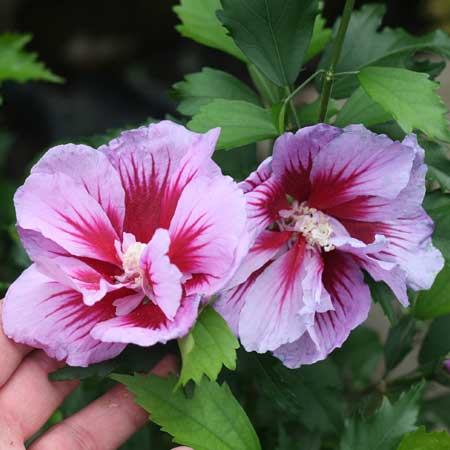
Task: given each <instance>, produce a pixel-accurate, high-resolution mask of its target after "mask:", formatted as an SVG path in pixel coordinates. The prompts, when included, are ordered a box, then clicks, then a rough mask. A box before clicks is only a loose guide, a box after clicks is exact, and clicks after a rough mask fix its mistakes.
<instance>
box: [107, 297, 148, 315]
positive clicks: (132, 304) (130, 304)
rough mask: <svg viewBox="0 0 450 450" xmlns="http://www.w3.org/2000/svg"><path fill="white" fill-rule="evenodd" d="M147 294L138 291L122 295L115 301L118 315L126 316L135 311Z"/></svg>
mask: <svg viewBox="0 0 450 450" xmlns="http://www.w3.org/2000/svg"><path fill="white" fill-rule="evenodd" d="M144 297H145V294H144V293H143V292H140V291H137V292H136V293H134V294H130V295H127V296H125V297H120V298H118V299H117V300H115V301H114V302H113V305H114V306H115V307H116V316H126V315H127V314H130V313H131V312H132V311H134V310H135V309H136V308H137V307H138V306H139V305H140V304H141V303H142V301H143V300H144Z"/></svg>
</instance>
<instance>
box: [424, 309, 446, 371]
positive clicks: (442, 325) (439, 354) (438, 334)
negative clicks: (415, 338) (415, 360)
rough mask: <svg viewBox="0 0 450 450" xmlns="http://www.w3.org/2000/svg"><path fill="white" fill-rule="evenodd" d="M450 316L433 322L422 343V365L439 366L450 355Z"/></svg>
mask: <svg viewBox="0 0 450 450" xmlns="http://www.w3.org/2000/svg"><path fill="white" fill-rule="evenodd" d="M449 330H450V314H449V315H446V316H443V317H438V318H437V319H434V320H433V322H431V325H430V328H429V329H428V332H427V334H426V336H425V339H424V341H423V343H422V348H421V349H420V353H419V362H420V364H422V365H426V364H433V365H435V364H438V363H440V362H441V361H442V360H443V359H445V357H446V356H447V354H448V353H450V333H449Z"/></svg>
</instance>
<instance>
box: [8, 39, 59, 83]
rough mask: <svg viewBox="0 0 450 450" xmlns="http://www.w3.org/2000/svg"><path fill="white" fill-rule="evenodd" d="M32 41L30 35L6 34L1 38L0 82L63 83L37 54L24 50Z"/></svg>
mask: <svg viewBox="0 0 450 450" xmlns="http://www.w3.org/2000/svg"><path fill="white" fill-rule="evenodd" d="M30 41H31V35H30V34H12V33H6V34H2V35H1V36H0V81H5V80H13V81H18V82H21V83H23V82H25V81H30V80H42V81H50V82H53V83H61V82H62V81H63V79H62V78H61V77H59V76H57V75H55V74H53V73H52V72H51V71H50V70H49V69H47V68H46V67H45V65H44V64H43V63H41V62H39V61H38V56H37V55H36V53H31V52H27V51H25V50H24V47H25V46H26V45H27V44H28V43H29V42H30Z"/></svg>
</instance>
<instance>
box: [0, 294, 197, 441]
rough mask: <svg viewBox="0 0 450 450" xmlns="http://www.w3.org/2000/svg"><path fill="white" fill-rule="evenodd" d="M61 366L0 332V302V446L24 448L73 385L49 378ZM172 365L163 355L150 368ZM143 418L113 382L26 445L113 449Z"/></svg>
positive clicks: (162, 371)
mask: <svg viewBox="0 0 450 450" xmlns="http://www.w3.org/2000/svg"><path fill="white" fill-rule="evenodd" d="M61 365H62V364H61V363H59V362H57V361H54V360H52V359H50V358H49V357H48V356H47V355H46V354H45V353H44V352H42V351H40V350H33V349H31V348H30V347H26V346H24V345H19V344H16V343H14V342H13V341H11V340H9V339H8V338H7V337H6V336H5V335H4V333H3V330H2V327H1V301H0V449H8V450H24V449H25V445H24V442H25V441H26V440H27V439H29V438H30V437H31V436H32V435H33V434H34V433H36V431H38V430H39V429H40V428H41V427H42V426H43V425H44V424H45V423H46V421H47V420H48V418H49V417H50V416H51V415H52V413H53V412H54V411H55V410H56V409H57V408H58V406H59V405H60V404H61V403H62V401H63V400H64V398H65V397H66V396H67V395H69V394H70V393H71V392H72V391H73V390H74V389H75V388H76V387H77V385H78V381H61V382H51V381H49V379H48V374H49V372H52V371H53V370H55V369H57V368H58V367H61ZM175 369H176V361H175V358H174V357H172V356H166V357H165V358H164V359H162V360H161V361H160V362H159V364H158V365H157V366H156V367H155V369H154V370H153V373H155V374H157V375H161V376H165V375H167V374H168V373H169V372H173V371H174V370H175ZM147 421H148V413H146V412H145V411H144V410H143V409H141V408H140V407H139V406H138V405H136V404H135V403H134V401H133V398H132V396H131V394H130V393H129V392H128V391H127V390H126V389H125V388H124V387H123V386H121V385H117V386H115V387H114V388H113V389H111V390H110V391H109V392H107V393H106V394H104V395H103V396H102V397H100V398H99V399H97V400H95V401H94V402H92V403H91V404H90V405H88V406H87V407H85V408H84V409H82V410H81V411H79V412H78V413H76V414H74V415H73V416H71V417H69V418H67V419H65V420H63V421H62V422H60V423H58V424H57V425H55V426H54V427H52V428H50V429H49V430H48V431H47V432H46V433H45V434H43V435H42V436H41V437H40V438H39V439H38V440H36V441H35V442H34V443H33V444H32V445H31V447H30V450H60V449H61V450H62V449H64V450H93V449H96V450H115V449H117V448H118V447H119V446H120V445H121V444H123V443H124V442H125V441H126V440H127V439H128V438H129V437H130V436H131V435H132V434H133V433H134V432H135V431H137V430H138V429H139V428H141V427H142V426H144V425H145V424H146V423H147ZM174 450H191V449H189V448H188V447H178V448H176V449H174Z"/></svg>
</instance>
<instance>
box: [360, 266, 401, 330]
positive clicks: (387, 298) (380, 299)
mask: <svg viewBox="0 0 450 450" xmlns="http://www.w3.org/2000/svg"><path fill="white" fill-rule="evenodd" d="M364 280H365V281H366V283H367V284H368V285H369V289H370V295H371V297H372V300H373V302H374V303H379V304H380V306H381V308H382V309H383V312H384V314H385V315H386V317H387V318H388V320H389V322H390V324H391V326H394V325H395V324H396V323H397V316H396V312H395V310H394V306H393V305H394V304H396V302H397V299H396V297H395V295H394V293H393V292H392V290H391V289H390V288H389V286H388V285H387V284H386V283H384V282H382V281H378V282H377V281H375V280H374V279H373V278H372V277H371V276H370V275H369V274H368V273H365V274H364Z"/></svg>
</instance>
